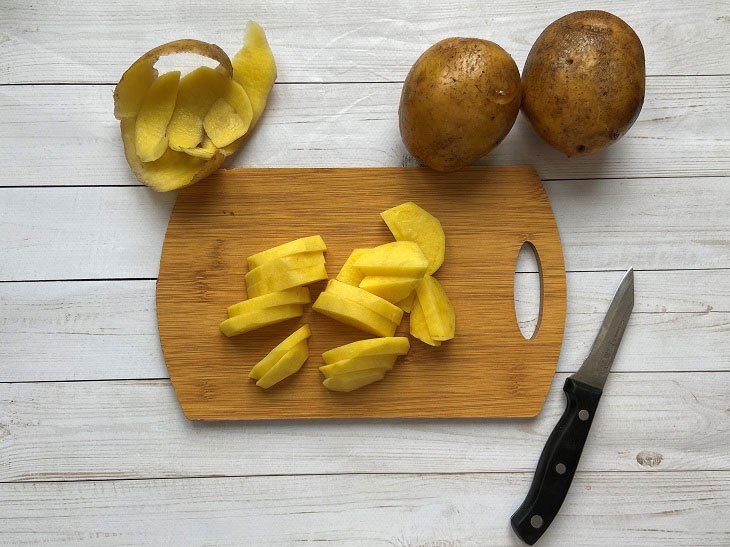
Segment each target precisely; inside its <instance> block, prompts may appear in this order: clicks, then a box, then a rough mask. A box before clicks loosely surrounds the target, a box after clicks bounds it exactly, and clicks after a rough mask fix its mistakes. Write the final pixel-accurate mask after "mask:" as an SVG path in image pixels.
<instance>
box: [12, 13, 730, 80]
mask: <svg viewBox="0 0 730 547" xmlns="http://www.w3.org/2000/svg"><path fill="white" fill-rule="evenodd" d="M585 9H606V3H605V2H600V1H598V0H581V1H577V0H570V1H562V0H549V1H542V2H540V3H539V4H534V3H533V4H526V3H524V2H521V1H520V0H503V1H502V2H500V4H499V5H498V6H493V5H490V4H486V3H477V2H472V1H468V0H453V1H450V2H448V3H434V4H422V3H418V4H417V5H416V4H414V3H413V2H412V1H408V0H398V1H392V0H374V1H371V2H368V3H367V5H362V6H360V5H354V4H350V3H341V4H340V3H337V2H334V3H332V2H318V3H313V2H307V3H302V4H301V5H292V4H291V2H287V1H286V0H252V1H250V2H247V3H246V4H245V5H240V4H238V3H230V4H225V5H224V4H220V5H218V6H217V7H216V9H215V10H206V9H201V8H200V7H199V6H196V5H190V4H187V3H181V2H177V1H175V0H161V1H158V2H155V3H149V2H143V1H141V0H131V1H129V2H125V3H124V4H119V5H114V6H110V5H109V4H108V3H107V2H103V1H99V0H85V1H84V0H73V1H69V2H65V3H63V4H62V5H58V4H56V3H55V2H52V1H51V0H40V1H39V2H33V3H32V4H27V3H24V2H19V1H17V0H10V1H6V2H4V3H3V5H2V11H0V21H1V22H2V23H1V24H2V27H0V30H2V33H3V35H4V36H3V37H4V46H3V52H2V60H3V61H4V62H1V63H0V67H2V71H1V72H0V83H47V82H107V83H109V82H116V81H118V80H119V77H120V76H121V74H122V72H124V70H126V68H127V67H128V66H129V65H130V64H131V63H132V61H134V60H135V59H137V57H139V56H140V55H141V54H142V53H144V52H145V51H147V50H149V49H152V48H153V47H154V46H157V45H159V44H161V43H164V42H168V41H170V40H175V39H178V38H197V39H199V40H206V41H209V42H215V43H217V44H218V45H220V46H221V47H222V48H223V49H224V50H225V51H226V52H228V53H229V55H231V56H232V55H233V54H234V53H235V52H236V51H237V50H238V48H239V47H240V43H241V38H242V34H243V28H244V25H245V22H246V20H247V19H249V18H251V19H254V20H256V21H258V22H259V23H261V24H262V25H263V27H264V28H265V29H266V33H267V35H268V38H269V41H270V42H271V47H272V49H273V51H274V54H275V55H276V62H277V67H278V69H279V81H282V82H340V81H350V82H357V81H368V82H371V81H375V82H384V81H394V80H401V81H402V80H403V78H404V77H405V74H406V72H407V71H408V69H409V68H410V67H411V65H412V64H413V62H414V61H415V60H416V58H417V57H418V56H419V55H420V54H421V53H422V52H423V51H424V50H425V49H426V48H427V47H429V46H430V45H431V44H433V43H434V42H436V41H438V40H441V39H442V38H446V37H448V36H473V37H477V38H485V39H488V40H492V41H494V42H497V43H498V44H500V45H501V46H502V47H504V48H505V49H506V50H507V51H508V52H509V53H510V54H511V55H512V56H513V57H514V58H515V60H516V61H517V65H518V66H519V67H520V68H522V65H523V63H524V60H525V57H526V56H527V52H528V51H529V49H530V47H531V45H532V43H533V42H534V41H535V39H536V38H537V36H538V35H539V34H540V32H541V31H542V29H544V28H545V27H546V26H547V25H548V24H549V23H551V22H552V21H554V20H555V19H557V18H558V17H561V16H563V15H565V14H566V13H570V12H571V11H576V10H585ZM610 9H611V11H612V12H613V13H615V14H616V15H618V16H620V17H622V18H624V19H625V20H626V21H627V22H628V23H629V24H630V25H631V26H632V27H633V28H634V29H635V30H636V32H637V33H638V35H639V37H640V38H641V40H642V41H643V43H644V48H645V50H646V59H647V67H646V69H647V74H650V75H652V74H661V75H667V74H672V75H685V74H728V73H730V60H728V58H727V56H723V55H721V54H719V51H721V50H725V51H727V48H728V46H730V39H728V36H730V32H728V31H729V30H730V24H729V23H728V17H730V10H729V9H728V6H727V4H726V3H725V2H721V1H716V0H695V1H694V2H692V3H684V4H672V5H671V6H668V5H667V4H666V2H661V1H657V0H653V1H646V0H644V1H641V2H636V1H632V0H617V1H614V2H612V3H611V6H610Z"/></svg>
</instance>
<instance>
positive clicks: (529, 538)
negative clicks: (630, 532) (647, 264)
mask: <svg viewBox="0 0 730 547" xmlns="http://www.w3.org/2000/svg"><path fill="white" fill-rule="evenodd" d="M633 308H634V270H633V268H632V269H630V270H628V271H627V272H626V274H625V275H624V277H623V279H622V280H621V283H619V286H618V289H617V290H616V294H615V295H614V297H613V300H612V301H611V304H610V306H609V307H608V311H607V312H606V316H605V317H604V319H603V323H602V324H601V328H600V330H599V331H598V334H597V335H596V339H595V340H594V342H593V346H592V347H591V350H590V351H589V352H588V357H586V359H585V361H584V362H583V364H582V365H581V367H580V369H578V372H576V373H575V374H572V375H570V376H569V377H568V378H567V379H566V380H565V385H564V386H563V391H564V392H565V397H566V399H567V405H566V408H565V411H564V412H563V415H562V416H561V417H560V420H558V423H557V425H556V426H555V428H554V429H553V431H552V433H551V434H550V437H548V440H547V442H546V443H545V447H544V448H543V450H542V454H540V459H539V461H538V463H537V468H536V469H535V476H534V477H533V479H532V484H531V485H530V489H529V491H528V492H527V496H526V497H525V500H524V501H523V502H522V505H520V507H519V508H518V509H517V511H515V513H514V514H513V515H512V518H511V519H510V521H511V523H512V529H513V530H514V532H515V533H516V534H517V536H518V537H519V538H520V539H521V540H522V541H524V542H525V543H527V544H528V545H533V544H534V543H535V542H536V541H537V540H538V539H540V537H542V535H543V534H544V533H545V531H546V530H547V528H548V526H550V523H551V522H552V521H553V519H554V518H555V516H556V515H557V514H558V511H559V510H560V506H561V505H562V504H563V501H564V500H565V496H566V495H567V494H568V490H569V489H570V483H571V482H572V481H573V476H574V475H575V470H576V468H577V467H578V461H579V460H580V456H581V453H582V452H583V447H584V446H585V442H586V439H587V438H588V431H589V430H590V427H591V423H592V422H593V415H594V414H595V412H596V408H597V407H598V402H599V400H600V399H601V394H602V393H603V386H604V384H605V383H606V379H607V378H608V373H609V371H610V370H611V365H612V364H613V360H614V357H615V356H616V352H617V351H618V347H619V345H620V344H621V338H622V337H623V334H624V331H625V330H626V324H627V323H628V321H629V317H630V316H631V310H632V309H633Z"/></svg>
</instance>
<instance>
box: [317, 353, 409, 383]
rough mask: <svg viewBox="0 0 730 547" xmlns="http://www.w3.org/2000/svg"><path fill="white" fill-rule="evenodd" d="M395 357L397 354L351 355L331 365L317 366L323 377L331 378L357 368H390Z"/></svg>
mask: <svg viewBox="0 0 730 547" xmlns="http://www.w3.org/2000/svg"><path fill="white" fill-rule="evenodd" d="M397 358H398V356H397V355H394V354H389V355H368V356H367V357H353V358H352V359H344V360H342V361H337V362H336V363H332V364H331V365H324V366H322V367H319V370H320V372H321V373H322V374H324V377H325V378H332V377H333V376H338V375H340V374H347V373H348V372H356V371H358V370H368V369H371V368H381V369H383V370H390V369H392V368H393V365H394V364H395V360H396V359H397Z"/></svg>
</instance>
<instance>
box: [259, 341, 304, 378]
mask: <svg viewBox="0 0 730 547" xmlns="http://www.w3.org/2000/svg"><path fill="white" fill-rule="evenodd" d="M308 357H309V347H308V345H307V341H306V340H302V341H301V342H299V343H298V344H297V345H296V346H294V347H293V348H292V349H290V350H289V351H287V352H286V353H285V354H284V356H283V357H282V358H281V359H279V360H278V361H277V362H276V364H275V365H274V366H273V367H271V369H270V370H269V371H268V372H267V373H266V374H264V375H263V376H262V377H261V378H260V379H259V381H258V382H256V385H257V386H259V387H262V388H264V389H268V388H270V387H271V386H273V385H274V384H278V383H279V382H281V381H282V380H283V379H284V378H288V377H289V376H291V375H292V374H294V373H296V372H299V369H300V368H302V365H303V364H304V362H305V361H306V360H307V358H308Z"/></svg>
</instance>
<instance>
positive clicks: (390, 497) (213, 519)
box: [0, 471, 730, 547]
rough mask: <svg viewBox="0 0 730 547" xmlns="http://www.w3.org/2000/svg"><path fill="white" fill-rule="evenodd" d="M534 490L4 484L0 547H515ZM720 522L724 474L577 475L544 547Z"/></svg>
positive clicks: (721, 534)
mask: <svg viewBox="0 0 730 547" xmlns="http://www.w3.org/2000/svg"><path fill="white" fill-rule="evenodd" d="M530 478H531V477H530V475H529V474H526V473H523V474H513V473H499V474H464V475H441V476H433V475H432V476H428V475H426V476H423V475H377V474H376V475H334V476H324V477H258V478H227V479H223V478H208V479H185V480H160V481H109V482H96V481H89V482H78V483H71V484H62V483H45V484H2V485H0V503H2V505H3V528H2V530H0V541H2V542H3V543H5V544H7V545H25V544H34V543H36V542H37V540H38V538H43V539H44V541H46V542H49V543H53V544H59V545H65V544H70V543H73V544H74V545H84V546H86V545H88V546H94V547H96V546H98V545H100V544H103V545H156V546H159V545H175V546H184V545H221V546H226V545H256V546H263V547H266V546H279V545H281V546H283V545H288V546H290V545H299V544H310V543H311V544H328V545H338V546H339V545H348V546H362V547H392V546H398V547H423V546H433V547H452V546H453V547H456V546H458V547H483V546H484V545H499V546H514V547H519V546H521V545H523V544H522V543H520V541H519V540H518V539H517V538H516V537H515V536H514V535H513V534H512V531H511V530H510V527H509V524H508V522H509V515H510V513H511V512H512V510H513V509H514V508H515V507H516V506H517V505H518V504H519V503H520V501H521V499H522V496H523V495H524V492H525V491H527V488H528V485H529V481H530ZM153 493H154V494H153ZM728 511H730V473H728V472H722V473H701V472H700V473H659V474H651V475H649V474H642V473H611V474H598V473H584V472H580V471H579V472H578V473H577V474H576V476H575V479H574V480H573V488H572V490H571V492H570V493H569V494H568V497H567V499H566V501H565V503H564V504H563V508H562V510H561V512H560V514H559V515H558V517H557V519H556V520H555V522H554V523H553V524H552V526H551V527H550V529H549V530H548V531H547V532H546V534H545V535H544V536H543V538H542V540H541V541H540V545H541V546H559V547H563V546H565V545H566V544H570V545H581V546H586V547H589V546H605V545H667V544H671V545H683V546H687V547H695V546H697V545H702V546H726V545H728V542H730V521H728V519H726V518H722V517H723V515H726V514H727V513H728ZM566 542H567V543H566Z"/></svg>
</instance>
